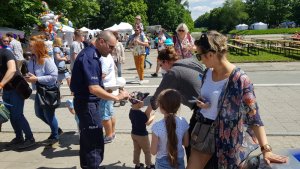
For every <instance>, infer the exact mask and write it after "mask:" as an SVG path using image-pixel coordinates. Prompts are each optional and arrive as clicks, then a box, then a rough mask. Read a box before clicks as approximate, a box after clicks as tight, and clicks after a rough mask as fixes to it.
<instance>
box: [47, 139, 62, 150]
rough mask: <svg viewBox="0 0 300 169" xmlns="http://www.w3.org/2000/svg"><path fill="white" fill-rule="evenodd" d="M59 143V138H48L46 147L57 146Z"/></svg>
mask: <svg viewBox="0 0 300 169" xmlns="http://www.w3.org/2000/svg"><path fill="white" fill-rule="evenodd" d="M58 145H59V140H58V139H48V142H47V145H46V147H45V148H57V147H58Z"/></svg>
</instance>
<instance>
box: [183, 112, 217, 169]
mask: <svg viewBox="0 0 300 169" xmlns="http://www.w3.org/2000/svg"><path fill="white" fill-rule="evenodd" d="M196 114H197V109H194V110H193V115H192V117H191V119H190V124H189V125H190V126H189V138H191V134H192V131H193V129H194V127H195V125H196V123H197V119H196ZM185 153H186V157H187V161H188V160H189V158H190V155H191V145H189V146H188V147H185ZM217 164H218V163H217V158H216V154H214V155H213V156H212V158H211V159H210V160H209V161H208V163H207V164H206V166H205V169H217V168H218V165H217Z"/></svg>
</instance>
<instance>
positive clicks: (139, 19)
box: [134, 15, 145, 36]
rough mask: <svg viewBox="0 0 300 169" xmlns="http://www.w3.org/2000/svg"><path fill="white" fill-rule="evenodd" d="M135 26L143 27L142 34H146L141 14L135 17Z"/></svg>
mask: <svg viewBox="0 0 300 169" xmlns="http://www.w3.org/2000/svg"><path fill="white" fill-rule="evenodd" d="M134 27H135V28H136V27H139V28H140V29H141V35H143V36H145V33H144V25H143V23H142V17H141V16H140V15H137V16H136V17H135V20H134Z"/></svg>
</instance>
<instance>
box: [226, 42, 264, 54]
mask: <svg viewBox="0 0 300 169" xmlns="http://www.w3.org/2000/svg"><path fill="white" fill-rule="evenodd" d="M230 41H232V43H233V44H232V45H233V46H237V47H241V48H244V49H246V50H247V53H251V52H252V51H254V54H259V47H258V46H257V45H256V42H253V41H246V40H241V39H231V40H230Z"/></svg>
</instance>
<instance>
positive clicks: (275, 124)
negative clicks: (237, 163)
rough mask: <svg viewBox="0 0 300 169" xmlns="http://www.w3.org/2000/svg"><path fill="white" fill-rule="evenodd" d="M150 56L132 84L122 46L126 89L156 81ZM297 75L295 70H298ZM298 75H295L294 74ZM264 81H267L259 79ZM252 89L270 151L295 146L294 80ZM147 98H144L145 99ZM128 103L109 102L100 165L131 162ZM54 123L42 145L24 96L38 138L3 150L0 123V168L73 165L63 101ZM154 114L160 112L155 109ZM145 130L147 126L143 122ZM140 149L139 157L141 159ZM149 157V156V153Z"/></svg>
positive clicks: (41, 129)
mask: <svg viewBox="0 0 300 169" xmlns="http://www.w3.org/2000/svg"><path fill="white" fill-rule="evenodd" d="M153 53H154V51H153V52H152V56H150V57H149V58H150V59H151V60H152V61H153V63H154V65H153V66H152V68H151V69H146V71H145V78H146V79H148V80H149V83H148V84H144V85H138V84H137V82H136V79H135V77H136V76H137V74H136V71H135V69H134V62H133V59H132V57H131V54H130V53H128V52H127V58H126V64H125V65H124V66H123V69H124V70H123V76H124V77H126V80H127V82H128V85H127V89H128V91H135V90H140V91H144V92H146V91H147V92H150V93H151V94H153V93H154V91H155V89H156V86H157V85H158V84H159V82H160V80H161V77H159V78H151V76H150V74H151V73H153V72H154V70H155V65H156V63H155V60H156V57H154V56H153V55H154V54H153ZM238 66H239V67H242V68H243V69H244V70H245V71H246V72H249V74H250V76H251V73H253V72H257V71H262V72H263V71H290V72H299V71H300V63H295V62H292V63H247V64H238ZM298 75H299V74H298ZM297 77H299V76H297ZM265 83H267V82H265ZM255 90H256V95H257V98H258V102H259V105H260V108H261V112H260V113H261V116H262V119H263V121H264V123H265V126H266V130H267V134H268V136H269V137H268V139H269V142H270V143H271V145H272V146H273V148H274V150H275V151H279V150H281V149H284V148H299V147H300V137H299V135H300V104H299V100H300V85H295V86H261V85H258V86H256V89H255ZM62 94H63V95H69V94H70V92H69V91H68V89H67V87H66V86H65V87H64V88H62ZM66 99H71V97H70V96H64V98H63V101H65V100H66ZM146 103H147V100H146ZM129 109H130V104H126V105H125V106H122V107H115V112H116V117H117V126H116V130H117V138H116V140H115V141H114V142H113V143H111V144H108V145H106V147H105V159H104V161H103V165H105V166H107V167H106V168H108V169H112V168H133V166H134V165H133V164H132V154H133V152H132V151H133V145H132V142H131V137H130V129H131V124H130V121H129V118H128V112H129ZM56 114H57V117H58V120H59V125H60V127H61V128H62V129H63V130H64V134H63V135H62V137H61V140H60V143H61V144H60V147H58V148H57V149H55V150H49V149H45V148H44V146H43V145H42V144H41V143H40V142H41V141H43V140H44V139H46V138H47V137H48V136H49V131H50V129H49V127H48V126H47V125H45V124H44V123H42V122H41V120H39V119H38V118H37V117H36V116H35V115H34V110H33V100H32V99H28V100H26V103H25V115H26V117H27V119H28V121H29V123H30V125H31V127H32V130H33V132H34V136H35V138H36V140H37V142H38V144H37V146H35V147H33V148H32V149H29V150H26V151H24V152H19V151H16V150H6V149H5V148H4V144H5V143H7V142H8V141H10V140H11V139H12V138H13V137H14V134H13V133H12V131H13V130H12V128H11V125H10V123H5V124H3V127H2V130H3V132H1V133H0V152H1V153H0V168H1V169H18V168H22V169H34V168H39V169H44V168H53V169H54V168H55V169H56V168H57V169H58V168H60V169H64V168H65V169H69V168H79V158H78V151H79V146H78V139H79V138H78V136H77V135H75V131H76V130H77V127H76V123H75V120H74V117H73V115H71V114H70V113H69V112H68V110H67V108H66V107H65V104H64V103H63V104H62V106H61V107H60V108H58V109H57V110H56ZM156 114H157V118H156V119H160V118H161V117H162V116H161V115H160V114H159V112H158V113H156ZM179 115H181V116H184V117H185V118H186V119H189V118H190V115H191V111H190V110H189V109H188V108H187V107H184V106H182V108H181V110H180V112H179ZM149 131H150V128H149ZM143 159H144V157H143V155H141V162H143V161H144V160H143ZM153 162H154V159H153Z"/></svg>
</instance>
